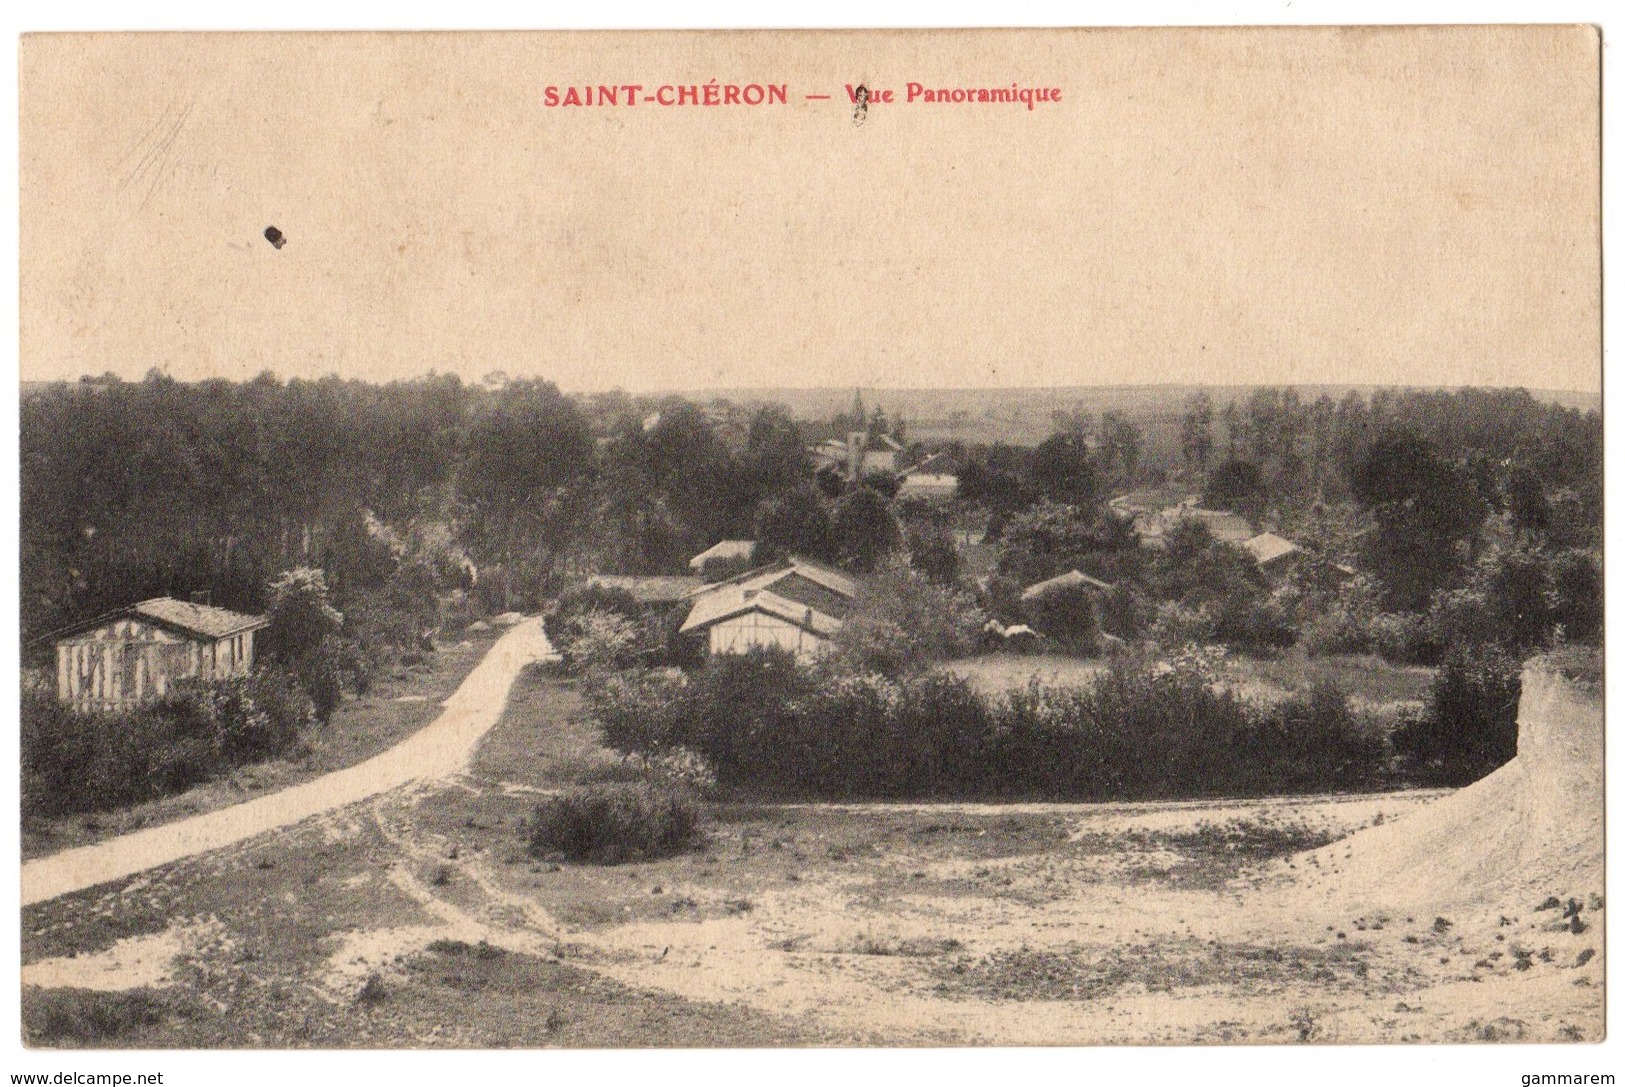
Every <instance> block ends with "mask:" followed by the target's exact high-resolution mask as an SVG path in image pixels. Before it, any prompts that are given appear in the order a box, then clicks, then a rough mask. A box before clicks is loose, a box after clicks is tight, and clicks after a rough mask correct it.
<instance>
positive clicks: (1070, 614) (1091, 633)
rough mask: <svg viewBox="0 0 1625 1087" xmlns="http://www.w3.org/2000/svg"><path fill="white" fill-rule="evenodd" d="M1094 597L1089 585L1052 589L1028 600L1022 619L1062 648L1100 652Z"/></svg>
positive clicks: (1086, 653) (1098, 624) (1098, 627)
mask: <svg viewBox="0 0 1625 1087" xmlns="http://www.w3.org/2000/svg"><path fill="white" fill-rule="evenodd" d="M1097 595H1098V590H1097V589H1095V588H1094V587H1093V586H1089V585H1068V586H1061V587H1059V588H1054V589H1051V590H1050V591H1049V592H1046V593H1044V594H1042V595H1041V596H1038V597H1037V598H1036V599H1033V600H1030V601H1028V602H1027V603H1026V606H1025V609H1024V616H1025V618H1026V620H1027V622H1028V624H1029V625H1031V626H1032V628H1033V629H1034V630H1036V631H1038V632H1039V633H1040V634H1042V635H1044V636H1045V637H1047V638H1050V639H1052V640H1054V641H1055V642H1058V643H1059V644H1060V645H1062V646H1064V647H1065V648H1066V649H1068V650H1070V651H1072V652H1075V653H1082V654H1085V655H1093V654H1094V653H1096V652H1098V651H1099V649H1100V620H1099V618H1098V616H1097V614H1096V611H1095V597H1096V596H1097Z"/></svg>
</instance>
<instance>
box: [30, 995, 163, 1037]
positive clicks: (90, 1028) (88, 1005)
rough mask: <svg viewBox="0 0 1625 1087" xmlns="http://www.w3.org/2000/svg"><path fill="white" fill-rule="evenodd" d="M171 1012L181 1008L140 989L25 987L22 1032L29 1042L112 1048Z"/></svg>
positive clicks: (160, 1021)
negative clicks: (173, 1006) (123, 990)
mask: <svg viewBox="0 0 1625 1087" xmlns="http://www.w3.org/2000/svg"><path fill="white" fill-rule="evenodd" d="M175 1010H183V1009H172V1008H171V1006H170V1002H169V1001H168V1000H167V999H166V998H165V997H164V996H162V995H161V994H159V993H155V992H153V991H152V990H151V989H145V988H143V989H132V990H130V991H128V992H111V993H109V992H100V991H97V990H93V989H40V990H34V991H33V992H29V991H27V990H25V991H24V996H23V1008H22V1013H23V1036H24V1038H25V1040H26V1042H27V1044H28V1045H30V1046H47V1047H55V1046H64V1045H83V1046H112V1045H116V1044H119V1042H120V1040H121V1039H127V1038H128V1037H129V1035H131V1034H133V1033H135V1032H137V1031H139V1030H140V1029H141V1028H143V1027H150V1026H155V1025H157V1024H159V1023H162V1022H163V1021H164V1020H165V1019H167V1018H169V1016H170V1015H171V1014H172V1012H173V1011H175Z"/></svg>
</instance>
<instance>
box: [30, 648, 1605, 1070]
mask: <svg viewBox="0 0 1625 1087" xmlns="http://www.w3.org/2000/svg"><path fill="white" fill-rule="evenodd" d="M616 765H617V760H616V758H615V756H614V755H613V753H610V752H605V751H604V750H603V749H602V748H601V747H596V746H595V740H594V736H593V733H592V731H591V728H590V724H588V723H586V722H585V721H584V720H583V719H582V718H581V716H580V714H579V703H578V701H577V700H576V696H575V695H574V693H573V692H572V691H571V690H570V689H569V688H568V686H567V685H565V684H561V683H559V682H558V681H556V680H553V679H551V678H549V677H547V676H546V675H544V674H532V675H531V676H530V677H528V680H527V681H524V682H522V683H521V684H520V686H519V687H517V688H516V696H515V699H514V701H513V702H512V704H511V705H510V707H509V712H508V713H507V714H506V715H505V717H504V719H503V721H502V723H501V724H499V725H498V726H497V728H496V729H495V730H494V731H493V732H492V733H491V734H490V735H489V736H488V737H487V738H486V740H485V741H484V744H483V745H482V748H481V750H480V752H479V753H478V754H477V755H476V758H475V760H474V762H473V765H472V767H471V770H470V772H469V774H468V775H467V776H466V777H464V778H462V779H460V780H459V781H457V782H455V783H452V784H450V785H436V786H429V785H419V786H414V787H410V788H406V789H402V790H398V791H396V792H394V793H391V794H387V795H384V796H380V797H378V798H375V799H374V800H372V801H370V802H368V803H366V804H362V805H356V806H352V807H350V808H347V809H344V810H343V811H341V812H335V813H333V814H332V815H330V816H328V817H324V818H323V819H320V820H312V821H310V822H307V823H305V824H301V825H300V826H299V827H297V828H293V829H292V830H289V831H285V832H281V833H279V834H277V835H274V836H269V837H266V838H262V839H258V840H256V841H254V842H251V843H245V844H244V845H243V846H241V847H238V848H235V849H230V850H225V851H221V852H219V853H215V854H211V855H209V856H206V857H200V858H195V859H194V860H191V861H187V862H184V863H181V864H177V865H173V866H170V867H169V868H166V869H163V870H161V871H159V872H157V873H154V874H152V875H150V876H148V877H145V878H142V879H136V880H130V881H125V882H124V883H123V884H122V885H115V886H112V887H109V888H104V889H101V890H100V892H99V893H98V892H94V891H93V892H84V893H81V894H78V895H70V896H67V897H65V898H62V899H58V900H56V901H53V902H48V903H42V904H40V905H38V906H34V907H30V908H28V909H27V910H25V911H24V927H23V947H24V957H25V962H27V963H31V964H34V969H35V970H36V976H38V974H39V971H40V970H44V969H47V967H46V966H45V965H44V964H46V963H47V962H49V963H59V962H60V960H61V958H62V957H63V956H64V955H66V954H67V953H68V952H69V951H72V952H74V953H75V954H77V955H85V954H86V953H89V956H90V957H91V959H92V961H100V960H97V959H95V955H96V954H97V953H98V952H104V953H106V954H108V955H111V956H113V957H114V958H116V957H118V956H119V955H121V954H127V953H128V952H129V950H130V949H132V948H145V947H152V948H159V947H160V945H162V947H163V948H164V949H166V951H167V948H168V947H169V946H170V944H166V943H164V941H166V940H173V938H174V937H173V936H172V935H170V933H171V932H172V931H174V930H172V926H171V922H170V920H169V919H170V918H175V917H180V918H208V919H210V920H209V922H208V923H209V925H210V926H211V927H210V929H209V932H211V933H213V934H215V935H212V936H211V937H210V938H209V939H207V940H200V941H194V942H193V944H192V945H191V946H190V947H189V949H188V950H187V951H186V953H184V954H178V955H175V956H172V957H170V960H169V961H170V963H171V965H170V967H169V968H168V973H167V975H162V976H155V977H154V978H150V979H147V987H146V988H143V989H135V990H132V991H131V993H130V994H120V995H129V997H130V999H131V1001H132V1002H133V1003H132V1004H131V1005H130V1006H128V1007H120V1008H116V1009H112V1010H111V1011H109V1010H107V1009H102V1008H100V1006H98V1005H94V1004H87V1003H85V1001H86V999H88V998H83V997H70V996H64V995H62V994H69V993H75V992H81V991H82V990H79V989H65V988H58V989H44V988H31V989H29V990H27V991H25V997H24V1005H25V1017H27V1016H33V1021H35V1022H44V1021H46V1019H49V1021H50V1022H51V1023H54V1024H55V1027H54V1028H53V1029H55V1030H56V1031H57V1034H56V1035H55V1037H57V1038H59V1039H60V1041H59V1042H58V1043H54V1044H109V1043H108V1042H106V1041H98V1040H97V1037H96V1036H95V1030H96V1029H99V1028H95V1027H94V1024H95V1023H101V1022H103V1021H104V1019H105V1020H106V1021H107V1022H110V1023H113V1024H114V1027H116V1031H117V1036H118V1040H117V1041H116V1043H114V1044H119V1045H127V1044H140V1045H159V1046H165V1045H214V1044H218V1041H217V1040H216V1039H217V1038H218V1037H219V1035H218V1034H211V1033H210V1031H211V1030H212V1029H214V1024H215V1023H216V1022H217V1021H218V1017H221V1016H230V1017H231V1019H232V1022H233V1023H234V1024H235V1026H234V1030H235V1031H236V1032H237V1033H234V1034H233V1035H232V1037H233V1038H234V1039H237V1042H236V1044H241V1045H250V1046H252V1045H266V1046H309V1045H318V1046H319V1045H342V1046H372V1045H378V1046H403V1045H404V1046H413V1045H435V1046H474V1045H478V1046H495V1045H525V1046H548V1045H567V1046H603V1045H777V1044H818V1045H828V1044H875V1043H881V1044H901V1045H930V1044H976V1043H983V1044H1001V1045H1020V1044H1067V1043H1070V1044H1148V1043H1159V1042H1170V1043H1294V1044H1295V1043H1304V1042H1307V1043H1319V1042H1327V1043H1335V1042H1362V1043H1369V1042H1402V1041H1428V1042H1454V1041H1572V1040H1579V1039H1593V1040H1594V1039H1598V1038H1600V1037H1601V1036H1602V1032H1603V1018H1602V1009H1603V963H1602V958H1603V956H1602V954H1601V952H1602V950H1603V945H1602V940H1601V932H1602V928H1603V918H1604V915H1605V906H1606V904H1605V903H1604V902H1603V901H1602V900H1601V898H1600V897H1597V896H1591V897H1586V896H1583V895H1582V896H1581V897H1580V898H1579V899H1576V900H1575V902H1569V901H1566V900H1565V899H1559V901H1558V902H1557V904H1556V906H1552V905H1551V904H1550V903H1547V902H1544V901H1542V899H1544V898H1545V897H1546V896H1545V895H1544V894H1542V895H1540V896H1539V897H1536V896H1534V894H1533V892H1532V891H1530V890H1528V889H1527V888H1525V887H1524V885H1523V884H1521V883H1520V884H1517V885H1516V886H1513V888H1512V890H1513V892H1514V893H1513V896H1512V897H1513V898H1514V899H1516V905H1515V906H1513V905H1508V906H1506V907H1505V908H1504V909H1503V908H1498V909H1497V910H1495V911H1494V912H1485V911H1484V910H1483V909H1477V910H1474V909H1466V908H1463V909H1462V910H1459V911H1458V910H1452V911H1451V915H1450V916H1442V915H1435V914H1434V913H1431V912H1420V911H1411V912H1406V911H1405V910H1403V909H1390V908H1386V907H1377V906H1372V907H1359V908H1356V907H1355V906H1353V905H1352V904H1351V902H1350V901H1349V900H1348V899H1346V898H1339V897H1337V896H1335V895H1329V894H1326V893H1322V888H1323V886H1325V885H1327V881H1328V880H1330V879H1331V878H1332V877H1333V876H1334V875H1336V873H1335V872H1334V871H1333V869H1336V868H1339V867H1341V866H1346V865H1352V864H1355V863H1356V862H1357V861H1358V860H1359V858H1360V850H1359V848H1358V845H1359V843H1360V842H1361V841H1363V840H1365V837H1364V836H1366V835H1378V836H1379V837H1380V836H1381V835H1383V834H1388V833H1390V828H1397V827H1400V826H1404V825H1405V824H1406V822H1407V821H1408V820H1416V822H1413V823H1412V824H1411V825H1414V826H1428V825H1431V823H1430V819H1431V822H1432V823H1437V822H1438V821H1439V820H1438V819H1437V818H1436V817H1430V816H1429V813H1430V811H1433V810H1435V809H1434V806H1435V805H1439V807H1438V808H1437V809H1436V810H1437V811H1440V812H1446V811H1448V810H1452V809H1451V802H1453V801H1455V798H1456V797H1461V796H1465V795H1466V794H1461V793H1458V794H1445V793H1439V792H1408V793H1397V794H1380V795H1373V794H1365V795H1358V796H1321V797H1291V798H1274V799H1266V800H1242V801H1220V802H1180V803H1133V804H1097V805H1078V804H1019V805H982V804H843V805H818V804H797V805H774V804H749V805H745V804H740V805H727V804H722V805H713V806H712V807H711V809H710V812H709V815H708V818H707V822H706V826H705V837H704V841H703V844H702V845H700V846H699V847H697V848H695V849H694V850H692V851H690V852H688V853H685V854H683V855H680V856H676V857H671V858H667V859H663V860H659V861H651V862H646V863H635V864H624V865H611V866H590V865H572V864H558V863H548V862H543V861H539V860H536V859H534V858H532V857H531V856H529V855H528V854H527V852H526V851H525V848H524V842H525V835H524V825H525V821H526V819H527V817H528V816H529V814H530V812H531V811H532V810H533V808H534V806H535V804H536V802H537V799H538V797H539V796H542V795H546V794H547V793H548V792H550V791H552V790H554V789H557V788H560V787H564V786H566V785H569V784H571V783H572V782H576V781H581V780H601V779H602V778H603V777H605V776H609V775H613V774H614V773H615V772H616V771H615V769H614V768H615V766H616ZM1456 803H1457V805H1458V806H1459V802H1456ZM1373 840H1375V839H1373ZM1530 886H1531V887H1532V886H1533V885H1532V884H1531V885H1530ZM1566 894H1567V892H1565V895H1566ZM1525 899H1528V900H1527V901H1525ZM1509 901H1510V900H1509ZM1576 903H1577V905H1576ZM1576 917H1578V918H1579V923H1578V924H1576V922H1575V918H1576ZM215 925H218V926H219V927H218V929H216V928H214V927H212V926H215ZM179 931H190V930H184V929H182V930H179ZM152 934H158V935H156V936H154V935H152ZM132 937H136V939H135V940H134V941H133V942H132V941H131V938H132ZM144 940H146V941H149V942H143V941H144ZM183 942H184V941H183ZM58 968H59V966H57V965H51V966H49V969H52V970H55V969H58ZM25 969H26V967H25ZM135 977H136V975H134V974H131V975H130V978H131V980H135ZM63 980H65V981H69V980H70V979H67V978H64V979H63ZM160 984H162V985H166V986H167V987H165V988H162V989H156V988H154V986H155V985H160ZM153 992H157V993H160V994H161V997H149V996H146V995H141V994H147V993H153ZM64 1001H66V1002H67V1003H66V1004H64V1003H62V1002H64ZM53 1002H56V1003H53ZM87 1009H88V1010H87ZM87 1016H88V1017H89V1018H88V1019H87V1018H86V1017H87ZM87 1022H90V1023H91V1024H92V1026H91V1027H86V1026H85V1023H87ZM114 1027H109V1028H108V1029H110V1030H111V1029H114ZM87 1030H89V1031H90V1035H91V1036H89V1037H87V1035H86V1031H87Z"/></svg>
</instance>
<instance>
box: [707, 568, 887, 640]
mask: <svg viewBox="0 0 1625 1087" xmlns="http://www.w3.org/2000/svg"><path fill="white" fill-rule="evenodd" d="M856 592H857V586H856V585H855V584H854V583H853V581H852V579H851V578H849V577H847V576H846V575H845V574H842V573H841V572H839V571H837V570H832V569H830V568H829V567H827V566H824V565H822V564H820V563H815V562H811V561H809V560H807V559H801V558H790V559H786V560H785V561H783V562H779V563H775V564H774V565H772V566H770V567H767V568H766V569H763V570H752V571H750V572H748V573H745V574H741V575H739V576H738V577H736V578H731V579H729V580H728V581H723V582H719V583H718V584H716V585H709V586H706V587H705V588H703V589H701V590H699V591H698V592H696V593H695V594H694V597H693V599H694V604H693V606H692V607H691V608H690V609H689V613H688V618H687V619H686V620H685V621H684V622H683V625H682V628H681V630H680V633H682V634H687V635H692V636H695V637H701V636H703V637H704V638H705V639H706V648H707V650H708V651H709V652H711V653H744V652H747V651H748V650H750V649H753V648H756V647H757V646H778V647H779V648H781V649H788V650H790V651H791V652H792V653H795V654H797V655H801V656H805V655H808V654H811V653H815V652H817V651H818V650H819V649H820V648H822V646H823V645H824V643H825V642H826V641H827V640H828V639H829V638H830V637H831V636H833V635H834V634H835V632H836V631H838V630H840V629H841V624H842V622H843V621H844V620H845V619H846V615H847V612H848V611H849V610H850V607H851V602H852V598H853V596H854V595H855V594H856Z"/></svg>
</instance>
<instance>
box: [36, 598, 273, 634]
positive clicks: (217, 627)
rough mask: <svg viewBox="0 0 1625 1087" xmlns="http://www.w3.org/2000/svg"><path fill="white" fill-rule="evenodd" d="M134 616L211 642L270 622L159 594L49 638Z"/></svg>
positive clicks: (255, 616) (261, 617) (253, 616)
mask: <svg viewBox="0 0 1625 1087" xmlns="http://www.w3.org/2000/svg"><path fill="white" fill-rule="evenodd" d="M131 618H141V619H146V620H148V621H150V622H152V623H155V624H157V625H158V626H161V627H165V628H167V629H169V630H173V631H176V632H178V633H181V634H189V635H191V636H193V637H197V638H207V639H209V640H210V641H218V640H220V639H221V638H229V637H231V636H232V635H234V634H242V633H244V632H245V631H249V630H258V629H260V628H261V627H263V626H265V625H266V624H267V623H269V622H270V620H269V619H267V618H266V617H265V616H263V615H244V614H243V613H241V612H236V611H231V610H229V609H227V608H217V607H215V606H213V605H212V604H193V603H191V602H190V601H186V600H175V599H173V598H171V597H167V596H158V597H154V598H153V599H151V600H143V601H141V602H140V603H139V604H131V605H130V606H129V607H127V608H120V609H119V610H118V611H112V612H107V613H106V614H104V615H98V616H96V617H95V618H94V619H85V620H83V621H81V622H78V623H75V624H73V625H72V626H69V627H64V628H62V629H61V630H58V631H55V632H53V633H52V634H50V635H48V636H47V637H49V638H51V639H53V640H60V639H62V638H71V637H72V636H73V635H75V634H82V633H84V632H85V631H87V630H95V629H96V628H97V627H101V626H106V625H107V624H108V623H112V622H116V621H117V620H119V619H131Z"/></svg>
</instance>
